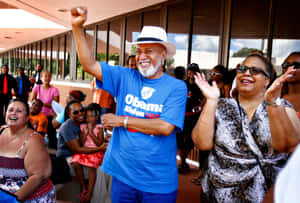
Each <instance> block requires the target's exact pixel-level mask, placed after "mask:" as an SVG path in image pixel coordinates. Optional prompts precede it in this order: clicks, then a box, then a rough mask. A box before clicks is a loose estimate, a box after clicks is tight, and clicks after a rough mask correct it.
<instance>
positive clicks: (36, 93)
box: [32, 71, 59, 149]
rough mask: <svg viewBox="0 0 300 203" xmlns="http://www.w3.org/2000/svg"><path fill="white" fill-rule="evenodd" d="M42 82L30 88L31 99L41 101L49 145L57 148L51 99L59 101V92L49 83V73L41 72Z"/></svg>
mask: <svg viewBox="0 0 300 203" xmlns="http://www.w3.org/2000/svg"><path fill="white" fill-rule="evenodd" d="M42 81H43V84H40V85H36V86H35V87H34V88H33V90H32V101H33V100H35V99H40V100H41V101H42V102H43V108H42V111H41V112H42V113H43V114H45V115H46V116H47V118H48V129H47V135H48V138H49V147H50V148H54V149H56V148H57V139H56V132H55V129H54V128H53V126H52V123H51V121H52V118H53V116H54V114H55V113H54V111H53V109H52V107H51V103H52V101H53V100H54V101H56V102H59V92H58V89H57V88H55V87H54V86H52V85H50V82H51V73H50V72H47V71H44V72H43V73H42Z"/></svg>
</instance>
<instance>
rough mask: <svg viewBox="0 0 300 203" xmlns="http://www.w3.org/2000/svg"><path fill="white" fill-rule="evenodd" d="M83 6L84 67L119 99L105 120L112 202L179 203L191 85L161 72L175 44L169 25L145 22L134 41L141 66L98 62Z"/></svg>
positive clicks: (78, 16) (76, 20) (78, 36)
mask: <svg viewBox="0 0 300 203" xmlns="http://www.w3.org/2000/svg"><path fill="white" fill-rule="evenodd" d="M86 13H87V11H86V9H85V8H74V9H72V10H71V22H72V28H73V33H74V38H75V42H76V47H77V51H78V56H79V59H80V62H81V64H82V66H83V68H84V70H85V71H86V72H88V73H90V74H92V75H93V76H95V77H96V78H97V87H99V88H102V89H104V90H106V91H108V92H109V93H110V94H112V95H113V96H114V97H115V98H116V100H117V110H116V114H105V115H103V116H102V119H101V120H102V123H103V125H104V126H105V127H114V131H113V136H112V138H111V141H110V142H109V145H108V147H107V151H106V154H105V157H104V160H103V165H102V170H103V171H104V172H105V173H108V174H110V175H111V176H112V177H113V178H112V188H111V194H112V202H113V203H114V202H145V203H148V202H151V203H152V202H172V203H175V202H176V196H177V188H178V172H177V166H176V153H177V147H176V135H175V133H176V131H177V130H182V128H183V122H184V113H185V103H186V97H187V96H186V95H187V88H186V85H185V84H184V82H182V81H180V80H177V79H175V78H173V77H171V76H168V75H167V74H165V73H164V72H163V64H164V61H165V59H166V58H167V57H172V56H173V55H174V54H175V52H176V47H175V45H173V44H172V43H170V42H167V35H166V32H165V30H163V29H162V28H160V27H153V26H146V27H144V28H143V30H142V32H141V34H140V35H139V37H138V39H137V42H136V62H137V67H138V71H136V70H133V69H128V68H125V67H121V66H110V65H108V64H106V63H98V62H97V61H95V60H94V58H93V57H92V54H91V51H90V50H89V47H88V44H87V41H86V39H85V37H84V32H83V28H82V25H83V23H84V22H85V20H86Z"/></svg>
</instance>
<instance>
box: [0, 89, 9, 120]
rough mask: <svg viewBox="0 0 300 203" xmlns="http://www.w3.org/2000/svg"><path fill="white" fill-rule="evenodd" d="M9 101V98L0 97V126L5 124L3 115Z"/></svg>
mask: <svg viewBox="0 0 300 203" xmlns="http://www.w3.org/2000/svg"><path fill="white" fill-rule="evenodd" d="M10 100H11V96H6V95H3V94H1V95H0V125H4V124H5V114H6V111H7V107H8V102H9V101H10Z"/></svg>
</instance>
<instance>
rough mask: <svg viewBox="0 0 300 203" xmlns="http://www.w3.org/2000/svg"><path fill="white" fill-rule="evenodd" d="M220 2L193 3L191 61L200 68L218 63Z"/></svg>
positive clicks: (208, 67) (209, 67) (213, 0)
mask: <svg viewBox="0 0 300 203" xmlns="http://www.w3.org/2000/svg"><path fill="white" fill-rule="evenodd" d="M220 13H221V4H220V2H219V1H218V0H211V1H205V0H198V1H196V2H195V3H194V16H193V37H192V52H191V63H197V64H198V65H199V67H200V68H201V69H211V68H213V67H214V66H215V65H217V64H218V50H219V39H220V36H219V34H220V33H219V30H220Z"/></svg>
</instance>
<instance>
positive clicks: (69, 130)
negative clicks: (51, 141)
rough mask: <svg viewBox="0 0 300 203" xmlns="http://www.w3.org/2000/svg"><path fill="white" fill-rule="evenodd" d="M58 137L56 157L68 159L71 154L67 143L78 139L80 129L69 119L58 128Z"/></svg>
mask: <svg viewBox="0 0 300 203" xmlns="http://www.w3.org/2000/svg"><path fill="white" fill-rule="evenodd" d="M58 133H59V137H58V141H57V153H56V156H57V157H70V156H73V154H74V153H73V152H72V151H71V150H70V148H69V147H68V145H67V142H69V141H71V140H74V139H79V134H80V127H79V126H76V125H74V123H73V122H72V120H71V119H70V118H69V119H68V120H66V121H65V122H64V123H63V124H62V125H61V126H60V128H59V131H58Z"/></svg>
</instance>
